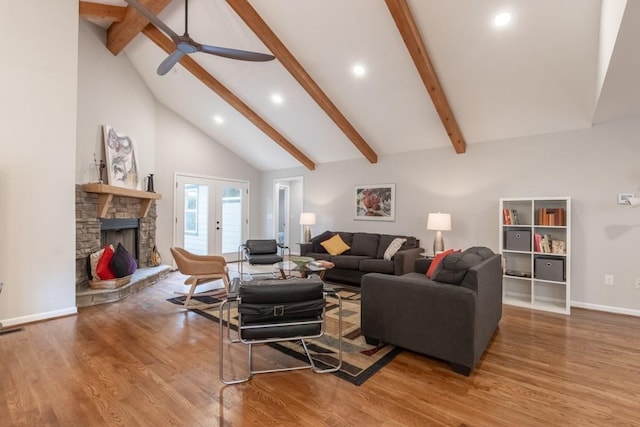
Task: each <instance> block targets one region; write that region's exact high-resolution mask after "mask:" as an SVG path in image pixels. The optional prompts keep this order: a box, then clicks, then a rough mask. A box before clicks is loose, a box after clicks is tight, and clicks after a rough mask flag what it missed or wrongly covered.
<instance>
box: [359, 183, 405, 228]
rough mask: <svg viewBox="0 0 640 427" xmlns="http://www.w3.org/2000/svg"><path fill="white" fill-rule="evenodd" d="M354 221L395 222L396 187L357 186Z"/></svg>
mask: <svg viewBox="0 0 640 427" xmlns="http://www.w3.org/2000/svg"><path fill="white" fill-rule="evenodd" d="M354 219H357V220H368V221H395V220H396V185H395V184H376V185H356V186H355V216H354Z"/></svg>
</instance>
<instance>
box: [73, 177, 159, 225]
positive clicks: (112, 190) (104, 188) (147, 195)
mask: <svg viewBox="0 0 640 427" xmlns="http://www.w3.org/2000/svg"><path fill="white" fill-rule="evenodd" d="M82 189H83V190H84V191H86V192H87V193H97V194H98V218H105V217H106V216H107V211H108V210H109V206H110V205H111V201H112V200H113V196H120V197H131V198H134V199H140V218H144V217H146V216H147V214H148V213H149V208H151V202H152V201H153V200H159V199H162V195H161V194H159V193H151V192H149V191H140V190H133V189H131V188H124V187H116V186H113V185H107V184H99V183H92V184H83V185H82Z"/></svg>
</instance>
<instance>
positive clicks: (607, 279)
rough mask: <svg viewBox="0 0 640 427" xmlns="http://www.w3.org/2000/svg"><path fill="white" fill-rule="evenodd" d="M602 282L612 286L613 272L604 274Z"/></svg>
mask: <svg viewBox="0 0 640 427" xmlns="http://www.w3.org/2000/svg"><path fill="white" fill-rule="evenodd" d="M604 284H605V285H607V286H613V274H605V275H604Z"/></svg>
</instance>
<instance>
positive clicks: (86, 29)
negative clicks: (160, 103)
mask: <svg viewBox="0 0 640 427" xmlns="http://www.w3.org/2000/svg"><path fill="white" fill-rule="evenodd" d="M105 37H106V32H105V30H104V29H103V28H101V27H98V26H96V25H94V24H91V23H89V22H86V21H84V20H80V22H79V41H78V49H79V52H80V55H79V57H78V61H79V62H78V145H77V156H76V183H78V184H83V183H87V182H95V181H96V180H97V173H96V172H95V168H94V160H93V159H94V154H95V156H96V158H97V159H98V160H100V159H103V160H104V158H105V157H104V142H103V136H102V135H103V131H102V125H105V124H106V125H110V126H111V127H113V128H114V129H116V130H117V131H118V132H119V133H121V134H124V135H127V136H129V137H130V138H132V139H133V141H134V143H135V146H136V159H137V165H138V170H139V172H140V177H141V180H143V182H142V183H141V184H142V186H141V188H143V189H144V188H146V184H145V182H144V178H145V177H146V176H147V175H148V174H149V173H152V172H153V170H154V169H155V146H156V104H157V102H156V100H155V98H154V97H153V95H152V94H151V92H150V91H149V89H148V88H147V86H146V85H145V83H144V82H143V81H142V79H141V78H140V75H139V74H138V73H137V72H136V70H135V68H133V65H132V64H131V62H130V61H129V59H128V58H127V56H126V55H125V54H124V53H120V54H119V55H118V56H113V54H112V53H111V52H109V51H108V50H107V48H106V47H105ZM104 178H105V180H106V172H105V176H104Z"/></svg>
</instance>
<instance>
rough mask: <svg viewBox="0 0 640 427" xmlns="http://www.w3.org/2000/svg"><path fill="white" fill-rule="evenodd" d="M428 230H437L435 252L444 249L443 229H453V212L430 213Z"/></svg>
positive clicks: (434, 243) (434, 242) (434, 244)
mask: <svg viewBox="0 0 640 427" xmlns="http://www.w3.org/2000/svg"><path fill="white" fill-rule="evenodd" d="M427 230H435V231H436V237H435V239H433V254H434V255H435V254H437V253H439V252H442V251H444V239H443V238H442V232H443V231H450V230H451V214H448V213H442V212H438V213H430V214H429V216H428V218H427Z"/></svg>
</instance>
